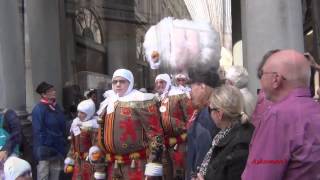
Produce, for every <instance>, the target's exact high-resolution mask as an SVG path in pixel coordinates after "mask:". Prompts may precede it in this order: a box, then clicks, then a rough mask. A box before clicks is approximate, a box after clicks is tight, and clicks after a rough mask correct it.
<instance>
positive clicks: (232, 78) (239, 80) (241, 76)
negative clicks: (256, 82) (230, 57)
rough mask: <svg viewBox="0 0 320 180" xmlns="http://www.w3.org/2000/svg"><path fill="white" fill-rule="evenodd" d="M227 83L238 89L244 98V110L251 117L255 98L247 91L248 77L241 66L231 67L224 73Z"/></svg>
mask: <svg viewBox="0 0 320 180" xmlns="http://www.w3.org/2000/svg"><path fill="white" fill-rule="evenodd" d="M226 80H227V83H229V84H231V85H234V86H235V87H237V88H239V89H240V91H241V94H242V96H243V98H244V110H245V112H246V113H247V115H249V116H251V115H252V112H253V110H254V107H255V104H256V97H255V96H254V95H253V94H252V93H251V92H250V91H249V89H248V82H249V76H248V72H247V70H246V69H245V68H244V67H242V66H232V67H230V68H229V69H228V70H227V73H226Z"/></svg>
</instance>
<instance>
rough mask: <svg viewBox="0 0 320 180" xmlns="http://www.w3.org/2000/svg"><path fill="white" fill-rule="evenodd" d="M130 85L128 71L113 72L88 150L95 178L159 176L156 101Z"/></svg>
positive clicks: (160, 133)
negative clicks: (93, 140)
mask: <svg viewBox="0 0 320 180" xmlns="http://www.w3.org/2000/svg"><path fill="white" fill-rule="evenodd" d="M133 85H134V78H133V74H132V73H131V71H129V70H127V69H118V70H116V71H115V72H114V73H113V76H112V91H108V98H107V100H106V102H105V103H104V107H105V111H104V113H103V114H102V119H101V121H99V123H100V129H99V135H98V138H97V143H96V144H97V146H93V147H91V148H90V150H89V160H90V161H91V162H93V163H94V164H95V169H96V172H95V173H94V178H95V179H121V180H122V179H123V180H125V179H131V178H133V179H144V176H145V175H146V176H147V177H149V176H151V177H154V176H155V177H156V176H162V164H161V158H162V146H163V130H162V127H161V123H160V114H159V111H158V108H157V101H156V98H155V95H154V94H147V93H142V92H140V91H138V90H135V89H133ZM102 112H103V111H102ZM147 159H148V163H147Z"/></svg>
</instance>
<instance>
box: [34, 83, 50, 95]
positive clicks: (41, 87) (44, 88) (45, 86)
mask: <svg viewBox="0 0 320 180" xmlns="http://www.w3.org/2000/svg"><path fill="white" fill-rule="evenodd" d="M51 88H53V85H51V84H49V83H47V82H45V81H43V82H41V83H40V84H39V85H38V86H37V88H36V92H37V93H38V94H40V95H41V94H43V93H46V92H47V91H48V90H49V89H51Z"/></svg>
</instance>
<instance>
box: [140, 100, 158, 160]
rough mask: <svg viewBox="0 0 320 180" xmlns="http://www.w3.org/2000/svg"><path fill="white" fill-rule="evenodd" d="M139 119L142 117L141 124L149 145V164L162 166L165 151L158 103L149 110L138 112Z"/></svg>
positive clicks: (149, 106) (143, 109)
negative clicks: (153, 163)
mask: <svg viewBox="0 0 320 180" xmlns="http://www.w3.org/2000/svg"><path fill="white" fill-rule="evenodd" d="M137 115H138V117H141V118H140V119H141V124H142V126H143V128H144V130H145V132H146V137H147V140H148V144H149V150H150V155H149V158H148V161H149V162H155V163H159V164H161V157H162V151H163V130H162V127H161V123H160V117H161V116H160V112H159V111H158V107H157V105H156V103H151V104H150V105H148V106H147V108H142V109H140V110H139V111H137Z"/></svg>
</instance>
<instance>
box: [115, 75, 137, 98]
mask: <svg viewBox="0 0 320 180" xmlns="http://www.w3.org/2000/svg"><path fill="white" fill-rule="evenodd" d="M118 76H120V77H123V78H125V79H127V80H128V81H129V87H128V89H127V91H126V93H125V94H124V96H125V95H127V94H129V93H130V92H131V91H132V89H133V84H134V78H133V74H132V72H131V71H129V70H127V69H118V70H116V71H115V72H114V73H113V76H112V80H113V78H115V77H118Z"/></svg>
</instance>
